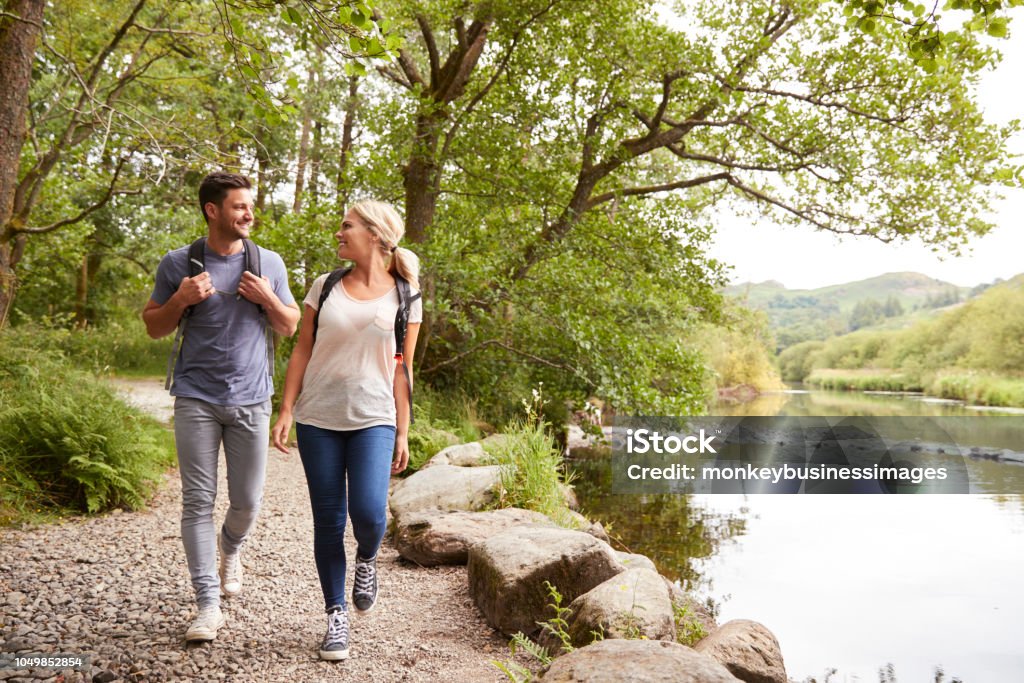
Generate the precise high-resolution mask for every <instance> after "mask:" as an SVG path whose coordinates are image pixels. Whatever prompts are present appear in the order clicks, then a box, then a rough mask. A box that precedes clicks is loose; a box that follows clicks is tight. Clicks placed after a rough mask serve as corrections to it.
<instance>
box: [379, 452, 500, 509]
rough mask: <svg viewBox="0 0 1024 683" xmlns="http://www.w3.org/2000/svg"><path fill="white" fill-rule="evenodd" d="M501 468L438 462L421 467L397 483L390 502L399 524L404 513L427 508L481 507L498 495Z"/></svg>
mask: <svg viewBox="0 0 1024 683" xmlns="http://www.w3.org/2000/svg"><path fill="white" fill-rule="evenodd" d="M500 485H501V468H500V467H498V466H497V465H490V466H485V467H454V466H452V465H437V466H435V467H431V468H430V469H426V470H420V471H419V472H417V473H415V474H413V475H412V476H411V477H409V478H407V479H405V480H404V481H402V483H401V484H399V485H397V486H395V489H394V491H393V492H392V493H391V498H390V499H389V504H390V506H391V514H392V515H393V516H394V517H395V519H396V521H397V522H398V523H399V524H400V523H401V520H402V518H403V517H405V516H407V515H409V514H410V513H413V512H421V511H424V510H481V509H483V508H484V507H486V506H487V505H488V504H489V503H490V502H491V501H493V500H494V498H495V491H496V490H497V488H498V487H499V486H500Z"/></svg>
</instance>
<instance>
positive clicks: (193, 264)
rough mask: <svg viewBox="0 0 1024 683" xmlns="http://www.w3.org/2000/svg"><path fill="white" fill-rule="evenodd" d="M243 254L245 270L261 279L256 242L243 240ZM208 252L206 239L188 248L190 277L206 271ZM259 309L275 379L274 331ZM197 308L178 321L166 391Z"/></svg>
mask: <svg viewBox="0 0 1024 683" xmlns="http://www.w3.org/2000/svg"><path fill="white" fill-rule="evenodd" d="M242 245H243V252H244V254H245V269H246V270H247V271H249V272H250V273H252V274H253V275H255V276H256V277H260V276H261V275H262V272H261V270H260V250H259V248H258V247H257V246H256V244H255V242H253V241H252V240H250V239H243V240H242ZM205 250H206V238H205V237H200V238H199V239H197V240H196V241H195V242H193V243H192V244H190V245H189V247H188V276H189V277H195V276H197V275H199V274H200V273H202V272H203V271H204V270H206V260H205ZM256 307H257V308H258V309H259V312H260V316H261V317H262V318H263V327H264V330H265V333H266V338H267V366H268V369H269V371H270V377H271V378H273V377H274V331H273V328H271V327H270V321H269V320H268V319H267V314H266V311H264V310H263V307H262V306H260V305H258V304H257V306H256ZM194 309H195V306H194V305H193V306H189V307H188V308H186V309H185V312H184V313H183V314H182V315H181V320H179V321H178V332H177V334H176V335H175V336H174V344H173V345H172V346H171V355H170V357H169V358H168V359H167V380H166V381H165V382H164V389H170V388H171V385H172V384H173V383H174V365H175V363H177V362H178V357H179V356H180V355H181V347H182V345H184V343H185V342H184V339H185V327H186V325H187V323H188V319H189V317H190V316H191V315H192V311H193V310H194Z"/></svg>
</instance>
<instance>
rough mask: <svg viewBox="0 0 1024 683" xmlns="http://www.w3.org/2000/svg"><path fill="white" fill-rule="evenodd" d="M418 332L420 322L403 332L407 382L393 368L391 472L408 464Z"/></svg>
mask: <svg viewBox="0 0 1024 683" xmlns="http://www.w3.org/2000/svg"><path fill="white" fill-rule="evenodd" d="M419 333H420V323H409V325H408V326H407V328H406V332H405V348H404V349H402V358H403V362H404V363H405V365H406V367H407V368H408V369H409V379H408V383H406V381H407V380H406V377H405V372H402V371H400V370H399V369H398V368H395V382H394V393H395V415H396V422H395V459H394V461H393V462H392V463H391V473H392V474H398V473H399V472H401V471H402V470H404V469H405V468H406V467H407V466H408V465H409V414H410V408H411V407H412V406H410V404H409V395H410V387H411V386H412V384H413V378H412V377H413V374H412V358H413V354H414V353H415V352H416V338H417V337H418V336H419ZM290 370H291V368H289V371H290Z"/></svg>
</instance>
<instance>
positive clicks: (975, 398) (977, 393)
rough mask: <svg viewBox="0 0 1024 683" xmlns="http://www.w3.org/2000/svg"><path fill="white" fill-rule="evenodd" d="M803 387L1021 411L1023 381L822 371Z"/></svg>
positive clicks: (986, 376)
mask: <svg viewBox="0 0 1024 683" xmlns="http://www.w3.org/2000/svg"><path fill="white" fill-rule="evenodd" d="M804 383H805V384H807V385H809V386H813V387H816V388H819V389H833V390H837V391H906V392H922V393H924V394H927V395H928V396H933V397H935V398H947V399H954V400H958V401H963V402H964V403H968V404H975V405H980V406H988V407H1008V408H1022V407H1024V379H1017V378H1013V377H997V376H994V375H989V374H984V373H969V372H953V371H950V372H946V373H940V374H938V375H936V376H935V377H933V378H930V379H929V378H922V377H920V376H911V375H907V374H903V373H899V372H896V371H885V370H884V369H873V368H864V369H859V370H837V369H834V368H823V369H818V370H814V371H813V372H812V373H811V374H810V375H809V376H808V377H807V378H806V379H805V380H804Z"/></svg>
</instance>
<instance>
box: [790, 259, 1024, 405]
mask: <svg viewBox="0 0 1024 683" xmlns="http://www.w3.org/2000/svg"><path fill="white" fill-rule="evenodd" d="M779 365H780V368H781V372H782V377H783V379H785V380H787V381H804V382H807V383H809V384H813V385H816V386H820V387H822V388H826V389H860V390H883V391H924V392H926V393H929V394H934V395H937V396H942V397H946V398H956V399H961V400H965V401H969V402H971V403H978V404H981V405H992V406H1024V374H1022V373H1024V277H1021V276H1018V277H1017V278H1014V279H1013V280H1010V281H1008V282H1006V283H1003V284H1000V285H997V286H994V287H991V288H989V289H987V290H986V291H985V292H983V293H982V294H981V295H980V296H978V297H976V298H974V299H971V300H970V301H968V302H966V303H964V304H963V305H961V306H959V307H958V308H955V309H953V310H950V311H947V312H946V313H944V314H943V315H941V316H939V317H938V318H935V319H933V320H926V321H922V322H919V323H917V324H916V325H914V326H912V327H910V328H908V329H905V330H892V331H873V332H869V331H859V332H855V333H853V334H848V335H844V336H842V337H836V338H834V339H830V340H828V341H825V342H805V343H803V344H798V345H796V346H793V347H791V348H789V349H786V350H785V351H783V352H782V353H781V354H780V355H779Z"/></svg>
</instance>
